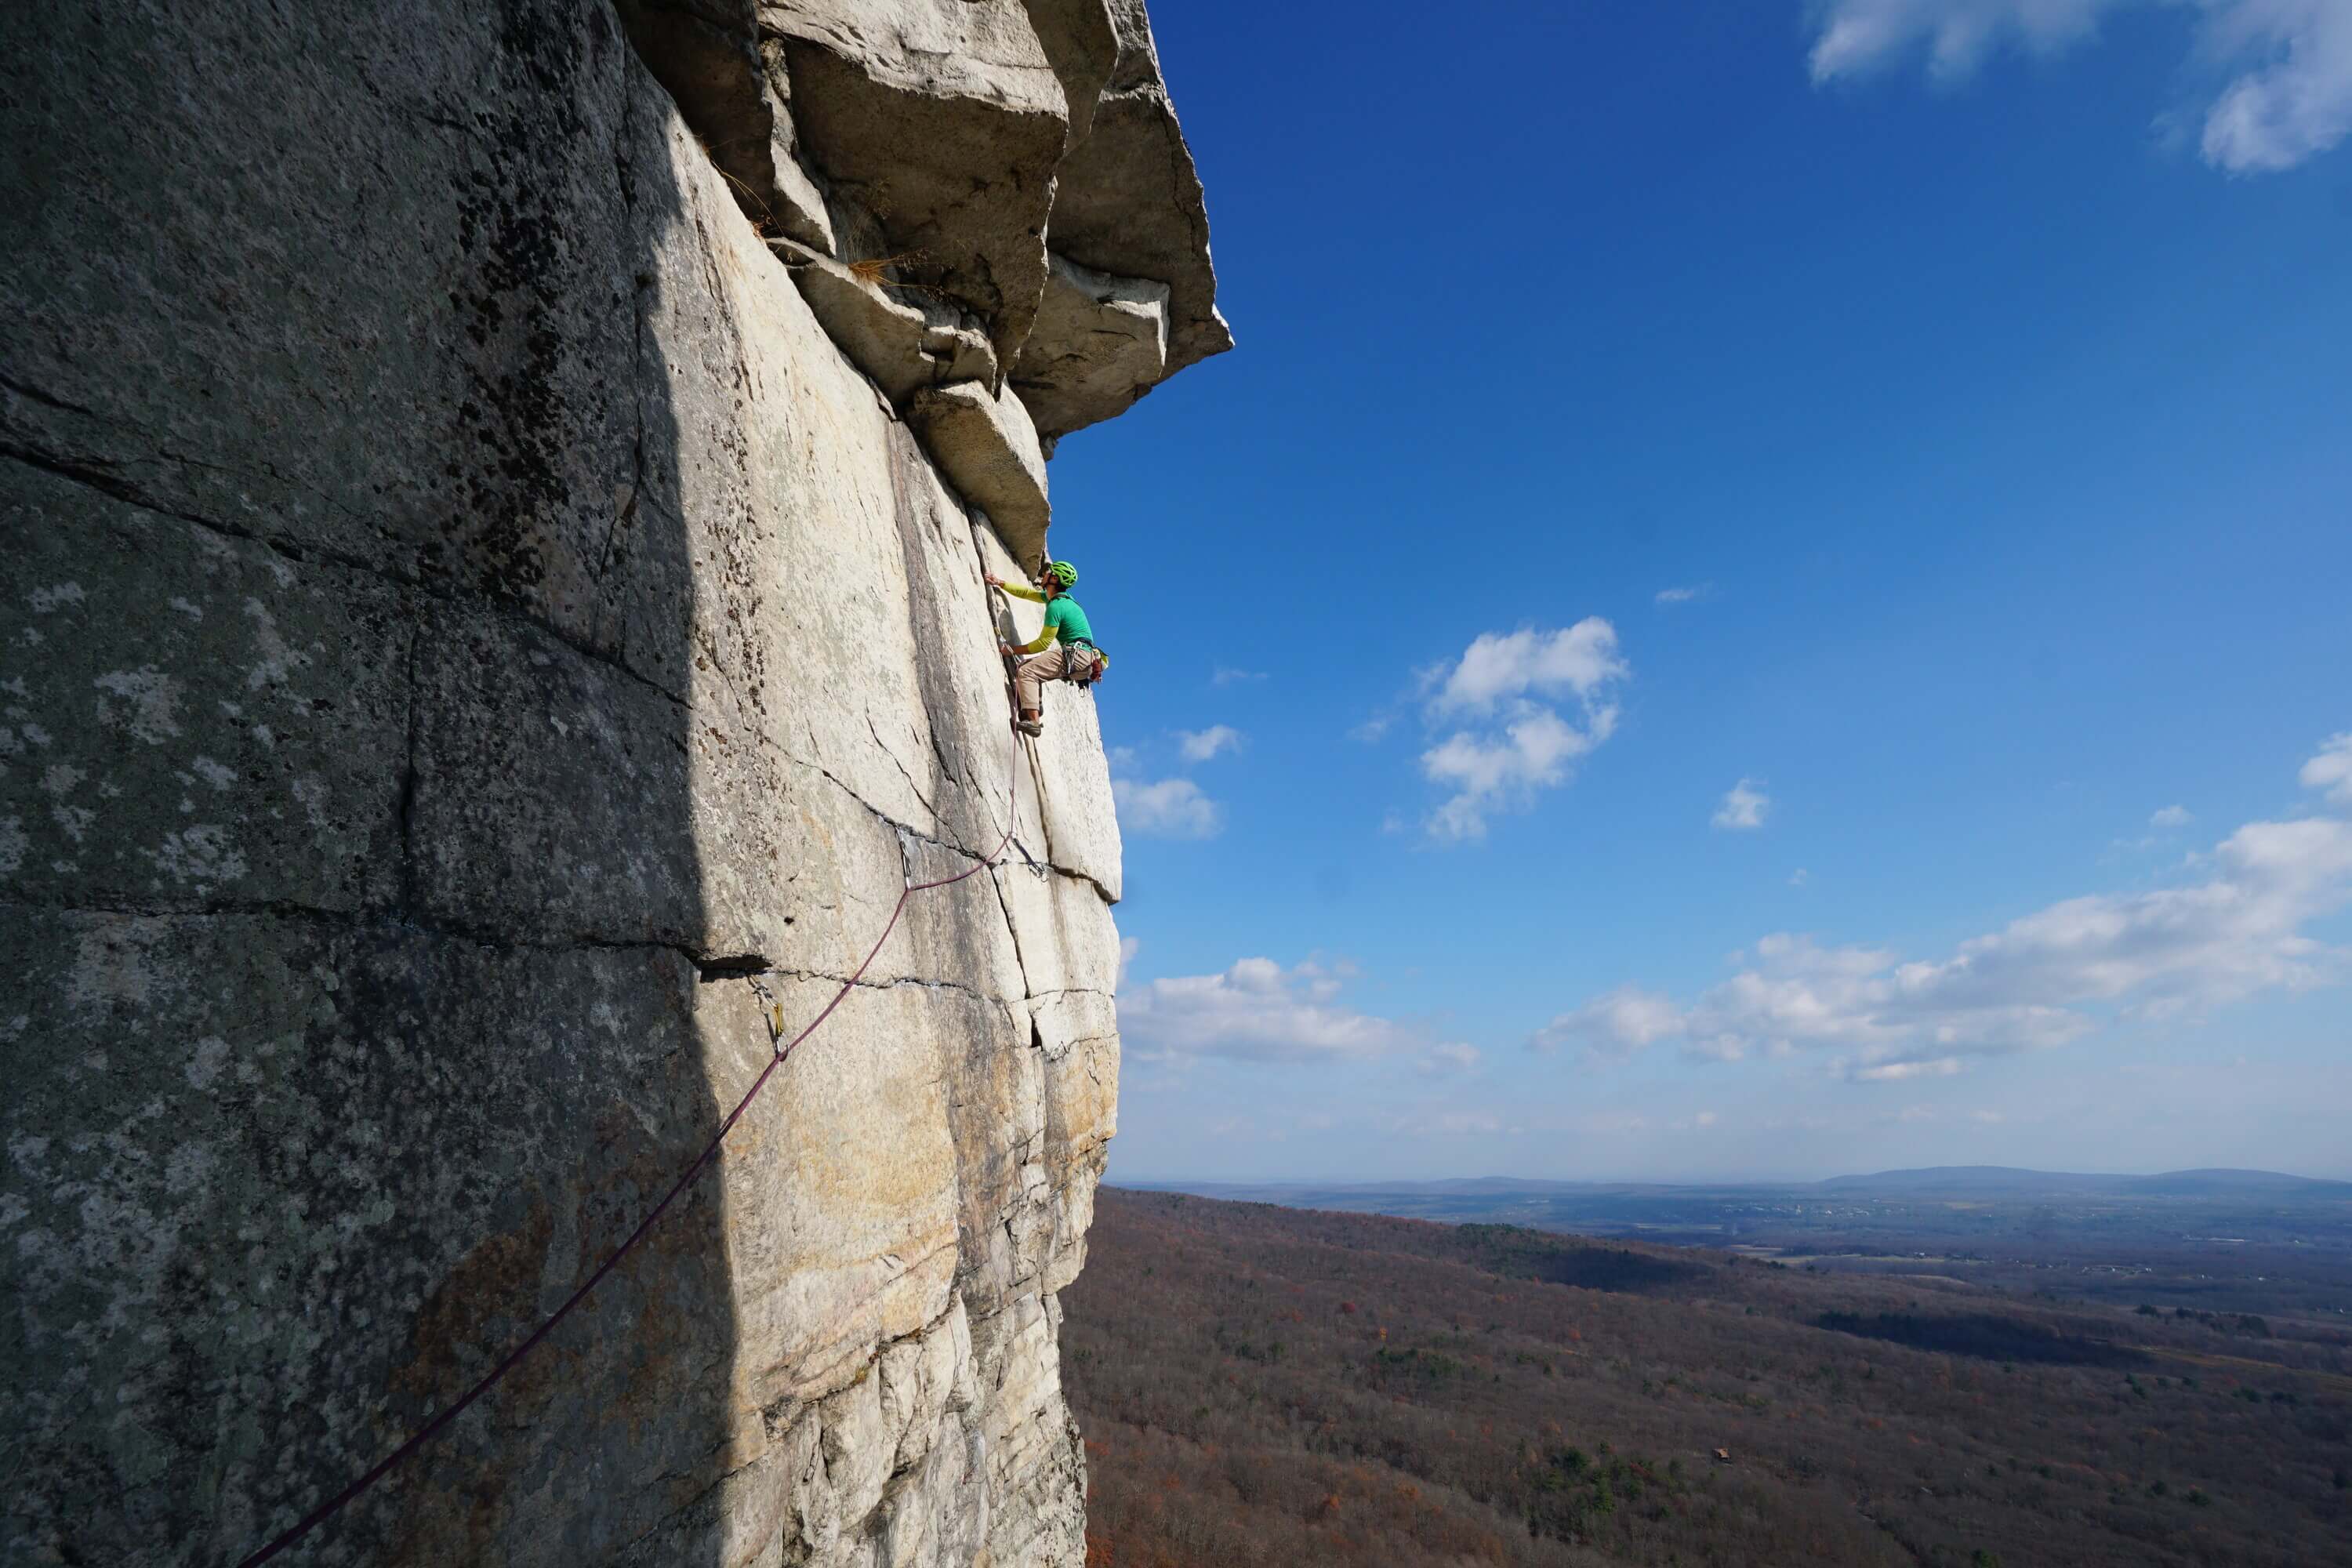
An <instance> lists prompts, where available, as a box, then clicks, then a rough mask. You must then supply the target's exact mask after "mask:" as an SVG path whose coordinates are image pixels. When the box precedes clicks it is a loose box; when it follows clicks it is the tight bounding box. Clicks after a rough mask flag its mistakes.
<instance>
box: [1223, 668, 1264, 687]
mask: <svg viewBox="0 0 2352 1568" xmlns="http://www.w3.org/2000/svg"><path fill="white" fill-rule="evenodd" d="M1264 679H1265V670H1262V669H1236V668H1234V667H1233V666H1232V665H1229V664H1221V665H1219V666H1217V668H1216V673H1215V674H1213V675H1212V676H1210V677H1209V684H1210V685H1212V686H1233V685H1235V684H1237V683H1238V682H1241V681H1244V680H1264Z"/></svg>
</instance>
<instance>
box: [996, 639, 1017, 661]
mask: <svg viewBox="0 0 2352 1568" xmlns="http://www.w3.org/2000/svg"><path fill="white" fill-rule="evenodd" d="M996 653H997V657H998V658H1012V657H1013V645H1012V644H1011V643H1005V642H1001V643H998V644H997V645H996Z"/></svg>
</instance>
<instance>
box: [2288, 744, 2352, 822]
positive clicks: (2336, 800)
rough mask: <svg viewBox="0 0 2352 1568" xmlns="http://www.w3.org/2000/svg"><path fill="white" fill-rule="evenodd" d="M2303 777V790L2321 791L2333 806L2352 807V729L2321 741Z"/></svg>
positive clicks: (2305, 765)
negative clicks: (2317, 752)
mask: <svg viewBox="0 0 2352 1568" xmlns="http://www.w3.org/2000/svg"><path fill="white" fill-rule="evenodd" d="M2300 776H2301V778H2302V781H2303V787H2304V788H2305V789H2315V790H2318V791H2319V792H2320V793H2321V794H2323V795H2326V797H2327V799H2328V801H2329V802H2330V804H2332V805H2352V730H2347V731H2345V732H2344V733H2343V734H2341V735H2330V736H2328V737H2327V739H2326V741H2324V742H2321V743H2320V747H2319V754H2318V755H2317V756H2315V757H2314V758H2312V759H2311V761H2309V762H2307V763H2304V764H2303V773H2302V774H2301V775H2300Z"/></svg>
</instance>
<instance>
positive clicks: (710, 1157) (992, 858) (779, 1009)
mask: <svg viewBox="0 0 2352 1568" xmlns="http://www.w3.org/2000/svg"><path fill="white" fill-rule="evenodd" d="M976 543H977V541H976V540H975V544H976ZM1020 750H1021V743H1020V742H1018V741H1015V742H1013V768H1012V777H1011V779H1010V780H1008V781H1007V784H1006V794H1005V801H1004V805H1005V813H1006V817H1005V826H1004V836H1003V837H1001V838H999V839H998V840H997V841H996V847H994V848H993V849H991V850H990V851H989V852H988V853H987V854H986V855H984V856H982V857H981V858H979V859H977V860H975V861H973V862H972V864H971V865H970V866H967V867H965V868H963V869H962V870H961V871H959V872H957V873H956V874H955V875H954V876H952V877H940V878H938V879H934V880H932V881H929V882H918V881H916V880H914V879H913V876H912V873H911V872H910V871H908V870H906V869H904V868H902V869H901V871H900V879H901V882H902V884H903V885H902V886H901V887H900V888H899V889H898V902H897V903H895V904H892V905H891V906H890V918H889V919H888V920H887V921H884V922H883V924H882V934H881V935H880V936H877V937H876V938H875V939H874V945H873V946H872V947H870V948H868V949H867V950H866V956H865V958H864V959H862V960H861V961H860V962H859V963H858V965H857V967H856V970H854V971H852V972H851V973H850V976H849V978H848V979H846V980H845V981H843V982H842V983H841V987H840V989H839V990H837V991H835V993H834V994H833V1000H831V1001H830V1002H827V1003H826V1004H825V1005H824V1010H823V1011H822V1012H820V1013H818V1014H817V1016H815V1017H814V1018H812V1019H810V1020H809V1022H808V1026H807V1027H805V1028H803V1030H801V1032H800V1033H799V1034H797V1035H794V1036H793V1037H792V1038H790V1039H785V1038H784V1037H783V1035H784V1009H783V1004H782V1003H781V1002H779V1001H778V1000H777V999H776V995H775V993H774V992H772V991H771V990H769V989H768V987H767V985H766V984H765V983H763V982H762V981H761V979H760V977H759V976H758V975H757V974H747V975H745V976H744V977H743V978H744V979H746V980H748V981H749V982H751V989H752V991H753V992H754V993H755V994H757V995H758V996H759V998H760V1000H761V1003H762V1004H764V1007H763V1014H764V1016H765V1018H766V1021H767V1026H768V1043H769V1046H770V1047H771V1050H772V1054H771V1055H770V1057H769V1058H768V1065H767V1066H766V1067H764V1068H761V1069H760V1076H759V1077H758V1078H755V1079H752V1080H751V1088H750V1089H746V1090H744V1091H743V1098H742V1099H740V1100H737V1101H736V1102H735V1109H734V1110H730V1111H729V1112H728V1113H727V1119H726V1120H725V1121H721V1122H720V1123H719V1131H717V1132H715V1133H713V1134H711V1138H710V1142H708V1143H706V1144H704V1145H703V1149H702V1152H701V1153H699V1154H697V1155H696V1156H695V1157H694V1163H692V1164H690V1165H688V1166H687V1168H686V1170H685V1172H684V1173H683V1174H681V1175H680V1176H679V1177H678V1178H677V1181H676V1182H675V1183H673V1184H671V1186H670V1189H669V1191H667V1192H666V1193H664V1194H662V1198H661V1202H659V1203H657V1204H656V1205H654V1206H653V1208H652V1210H651V1211H650V1212H649V1213H648V1214H646V1217H645V1218H643V1219H641V1220H639V1221H638V1222H637V1228H636V1229H635V1230H633V1231H631V1232H629V1235H628V1237H627V1239H626V1240H625V1241H623V1242H622V1243H621V1245H620V1246H618V1247H614V1249H613V1250H612V1251H611V1252H610V1253H608V1254H606V1255H605V1258H604V1262H602V1263H600V1264H598V1265H597V1266H596V1271H595V1272H594V1273H593V1274H591V1275H589V1276H588V1278H587V1279H585V1280H584V1281H583V1282H582V1283H581V1285H580V1288H579V1289H576V1290H574V1291H572V1294H571V1295H569V1296H567V1297H565V1298H564V1299H563V1304H562V1306H560V1307H558V1308H556V1309H555V1310H554V1312H553V1313H552V1314H551V1315H550V1316H549V1317H548V1318H547V1320H546V1321H543V1322H541V1324H540V1325H539V1327H537V1328H535V1329H533V1330H532V1331H530V1335H529V1337H527V1338H526V1339H524V1340H523V1342H521V1343H520V1344H519V1345H517V1346H515V1348H514V1349H512V1350H510V1351H509V1352H507V1354H506V1357H505V1359H504V1360H502V1361H500V1362H499V1364H498V1365H496V1366H494V1367H492V1368H490V1370H489V1371H488V1373H485V1374H484V1375H483V1376H482V1378H481V1379H480V1380H479V1381H478V1382H477V1383H476V1384H474V1385H473V1386H472V1387H471V1388H468V1389H467V1390H466V1392H465V1393H464V1394H460V1395H458V1396H457V1399H456V1400H455V1401H453V1402H452V1403H451V1404H449V1405H445V1406H444V1407H443V1408H442V1410H441V1412H440V1413H439V1414H438V1415H435V1416H434V1417H433V1418H432V1419H431V1420H430V1421H427V1422H426V1423H425V1425H424V1426H419V1427H418V1428H417V1429H416V1430H415V1432H414V1433H412V1434H410V1435H409V1437H408V1440H407V1441H405V1442H404V1443H402V1444H401V1445H400V1447H397V1448H394V1450H393V1451H392V1452H391V1453H390V1454H389V1455H387V1456H385V1457H384V1458H383V1459H381V1460H379V1461H378V1462H377V1463H376V1465H375V1467H374V1468H373V1469H371V1470H369V1471H368V1472H367V1473H366V1474H364V1475H362V1476H361V1477H360V1478H359V1479H357V1480H355V1481H353V1482H352V1484H351V1485H349V1486H347V1487H345V1488H344V1489H342V1490H341V1491H339V1492H337V1493H336V1494H335V1495H334V1496H333V1497H331V1498H329V1499H328V1500H326V1501H325V1502H323V1503H320V1505H319V1506H318V1507H317V1508H314V1509H312V1510H310V1512H309V1513H307V1514H304V1515H303V1516H302V1518H301V1519H300V1520H299V1521H297V1522H296V1523H295V1524H294V1525H293V1526H292V1527H291V1528H289V1529H288V1530H287V1531H284V1532H283V1533H281V1534H279V1535H278V1536H277V1537H275V1538H274V1539H272V1540H271V1541H270V1542H269V1543H268V1545H266V1546H264V1547H262V1548H261V1549H260V1550H259V1551H257V1552H254V1553H253V1554H252V1555H251V1556H249V1557H247V1558H244V1559H243V1560H241V1561H240V1562H239V1563H238V1564H237V1568H259V1564H261V1563H267V1562H268V1561H269V1560H270V1559H271V1558H273V1557H275V1556H277V1555H278V1553H279V1552H283V1551H285V1550H286V1549H287V1548H288V1547H289V1546H292V1545H294V1544H295V1543H296V1542H299V1541H300V1540H301V1539H302V1538H303V1537H304V1536H306V1535H308V1534H310V1531H313V1530H316V1529H317V1528H318V1527H319V1526H320V1525H321V1524H324V1523H325V1522H326V1521H328V1520H330V1519H332V1518H333V1517H334V1516H335V1515H336V1514H338V1513H340V1512H341V1511H342V1510H344V1509H345V1508H348V1507H349V1506H350V1505H351V1504H352V1502H354V1501H356V1500H358V1499H359V1498H360V1496H361V1495H362V1493H364V1492H365V1491H366V1490H367V1489H369V1488H370V1487H373V1486H374V1485H375V1483H376V1482H378V1481H380V1480H382V1479H383V1478H384V1477H385V1476H387V1475H389V1474H391V1473H392V1471H393V1470H394V1469H395V1468H398V1467H399V1466H400V1465H401V1464H402V1463H403V1462H404V1461H405V1460H406V1459H407V1458H409V1457H410V1456H412V1455H414V1454H415V1452H416V1451H417V1450H418V1449H419V1448H422V1447H424V1446H425V1444H426V1443H428V1442H430V1441H432V1440H433V1438H434V1437H435V1436H437V1435H438V1434H439V1433H440V1431H441V1430H442V1428H444V1427H446V1426H448V1425H449V1423H451V1422H452V1421H455V1420H456V1419H457V1417H458V1416H460V1415H464V1414H465V1413H466V1411H467V1408H469V1407H470V1406H471V1405H473V1403H474V1402H475V1401H476V1400H478V1399H479V1398H481V1397H482V1395H483V1394H488V1392H489V1391H490V1390H491V1389H492V1388H493V1387H495V1386H496V1385H497V1384H498V1382H499V1379H500V1378H502V1377H504V1376H506V1374H507V1373H509V1372H512V1371H513V1370H514V1369H515V1368H516V1367H517V1366H518V1365H520V1364H521V1362H522V1360H523V1358H524V1357H525V1356H528V1355H529V1354H530V1352H533V1351H535V1350H537V1349H538V1348H539V1346H540V1344H541V1342H542V1341H544V1340H545V1339H546V1338H547V1336H548V1335H549V1334H551V1333H553V1332H554V1331H555V1326H556V1325H557V1324H558V1323H561V1322H562V1321H563V1320H564V1319H565V1318H567V1317H569V1316H571V1315H572V1309H573V1308H574V1307H577V1306H578V1305H580V1303H581V1302H583V1301H584V1300H587V1299H588V1292H590V1291H591V1290H593V1289H596V1287H597V1286H598V1285H599V1284H601V1283H603V1281H604V1276H606V1275H607V1274H610V1273H611V1272H612V1271H613V1270H614V1268H617V1267H618V1266H619V1265H620V1261H621V1259H622V1258H626V1257H627V1256H628V1255H629V1253H630V1252H631V1251H632V1250H633V1249H634V1248H635V1247H636V1245H637V1243H639V1242H640V1241H643V1240H644V1239H645V1238H646V1234H647V1233H648V1232H650V1231H651V1230H652V1229H653V1227H654V1226H655V1225H656V1223H657V1222H658V1221H659V1220H660V1219H661V1217H662V1215H665V1214H667V1213H668V1212H669V1206H670V1205H672V1204H674V1203H676V1202H677V1199H678V1195H679V1194H682V1193H684V1192H685V1191H686V1189H687V1188H688V1187H689V1186H691V1185H692V1184H694V1182H695V1179H696V1178H697V1177H698V1176H700V1175H701V1174H702V1173H703V1172H705V1171H707V1170H709V1168H710V1165H711V1163H712V1162H713V1161H714V1160H715V1159H717V1157H718V1154H719V1148H720V1146H721V1145H723V1144H724V1143H725V1142H727V1134H728V1133H730V1132H731V1131H734V1130H735V1123H736V1122H738V1121H741V1120H742V1117H743V1113H744V1112H745V1111H746V1110H750V1109H751V1102H752V1101H753V1100H757V1099H759V1098H760V1091H761V1089H765V1088H767V1087H768V1079H771V1078H772V1077H774V1076H775V1071H776V1069H777V1068H780V1067H782V1066H783V1065H784V1059H785V1058H787V1057H789V1056H791V1055H792V1054H793V1049H794V1047H797V1046H799V1045H800V1043H801V1042H802V1041H803V1040H805V1039H807V1038H808V1037H810V1036H811V1035H814V1034H815V1033H816V1032H817V1030H818V1028H819V1027H820V1026H823V1025H824V1021H825V1020H826V1019H827V1018H830V1017H832V1016H833V1012H834V1009H835V1008H836V1007H838V1006H840V1005H842V1003H843V1002H844V1001H845V1000H846V999H847V998H848V996H849V994H850V992H851V991H853V990H855V989H856V986H857V983H858V982H859V981H860V980H863V979H864V978H865V977H866V970H867V969H868V968H869V967H871V966H872V964H873V963H874V960H875V958H876V957H877V955H878V954H879V953H880V952H881V951H882V944H883V943H884V942H888V941H889V940H890V933H891V932H892V931H896V930H898V917H899V915H901V914H902V913H904V912H905V911H906V908H907V900H908V899H911V898H913V897H914V896H915V895H916V894H917V893H923V892H929V891H930V890H931V889H934V888H951V887H953V886H955V885H956V884H957V883H958V882H961V881H962V880H963V879H965V878H967V877H970V876H972V875H974V874H975V873H977V872H980V871H982V870H991V869H993V868H995V867H996V865H997V864H998V862H997V857H998V856H1000V855H1002V854H1003V853H1004V850H1005V847H1006V846H1008V845H1011V846H1013V847H1016V848H1019V849H1020V850H1021V858H1023V859H1024V860H1026V861H1028V862H1029V866H1030V868H1031V869H1032V870H1034V871H1036V872H1038V873H1039V874H1040V875H1043V874H1044V870H1045V868H1043V867H1041V866H1039V865H1038V864H1037V862H1036V859H1035V858H1034V857H1033V856H1031V855H1030V853H1029V851H1028V849H1027V848H1026V847H1024V846H1022V845H1020V843H1019V841H1018V840H1016V839H1015V838H1014V837H1013V828H1014V827H1015V826H1018V825H1019V822H1020V808H1021V797H1020V791H1021V763H1020ZM902 853H903V846H902Z"/></svg>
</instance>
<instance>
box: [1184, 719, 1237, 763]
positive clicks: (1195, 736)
mask: <svg viewBox="0 0 2352 1568" xmlns="http://www.w3.org/2000/svg"><path fill="white" fill-rule="evenodd" d="M1176 745H1177V748H1178V750H1180V751H1181V752H1183V753H1184V760H1185V761H1186V762H1188V763H1205V762H1207V761H1208V760H1209V759H1210V758H1212V757H1213V756H1215V755H1216V754H1217V753H1218V752H1237V751H1239V750H1241V745H1242V732H1241V731H1239V730H1236V729H1234V727H1233V726H1232V725H1230V724H1212V725H1210V726H1209V727H1208V728H1207V729H1205V730H1179V731H1176Z"/></svg>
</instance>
